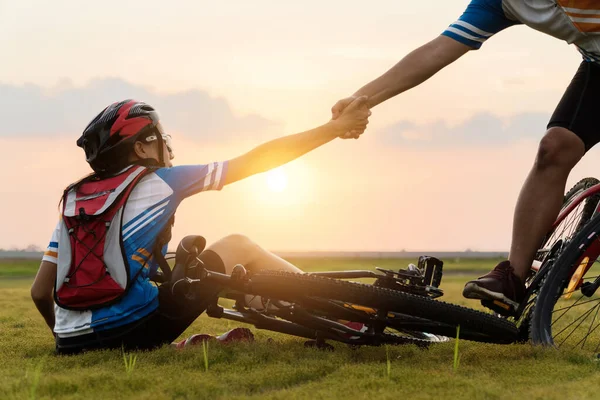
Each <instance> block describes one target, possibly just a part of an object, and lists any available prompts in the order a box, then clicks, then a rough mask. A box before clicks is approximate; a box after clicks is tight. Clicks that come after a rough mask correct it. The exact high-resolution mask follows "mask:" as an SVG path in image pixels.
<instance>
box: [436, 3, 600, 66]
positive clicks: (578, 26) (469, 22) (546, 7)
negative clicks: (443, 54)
mask: <svg viewBox="0 0 600 400" xmlns="http://www.w3.org/2000/svg"><path fill="white" fill-rule="evenodd" d="M516 24H524V25H527V26H529V27H531V28H533V29H535V30H538V31H540V32H544V33H546V34H548V35H550V36H553V37H555V38H558V39H562V40H564V41H566V42H567V43H572V44H574V45H575V46H576V47H577V49H578V50H579V52H580V53H581V54H582V55H583V58H584V59H585V60H586V61H591V62H597V63H600V1H592V0H472V1H471V3H470V4H469V6H468V7H467V9H466V10H465V12H464V13H463V14H462V15H461V17H460V18H459V19H458V21H456V22H454V23H453V24H452V25H450V26H449V27H448V28H447V29H446V30H445V31H444V32H443V33H442V34H443V35H445V36H448V37H450V38H452V39H454V40H457V41H459V42H461V43H463V44H466V45H468V46H470V47H473V48H475V49H478V48H480V47H481V45H482V44H483V42H485V41H486V40H487V39H489V38H490V37H491V36H493V35H494V34H496V33H498V32H500V31H501V30H503V29H506V28H508V27H510V26H512V25H516Z"/></svg>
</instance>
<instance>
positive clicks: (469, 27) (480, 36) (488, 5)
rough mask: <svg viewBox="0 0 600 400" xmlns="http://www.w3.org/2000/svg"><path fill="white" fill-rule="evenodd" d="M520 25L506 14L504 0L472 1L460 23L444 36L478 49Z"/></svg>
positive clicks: (448, 30)
mask: <svg viewBox="0 0 600 400" xmlns="http://www.w3.org/2000/svg"><path fill="white" fill-rule="evenodd" d="M518 23H519V22H518V21H513V20H511V19H509V18H508V17H507V16H506V15H505V14H504V10H502V0H472V1H471V3H470V4H469V6H468V7H467V9H466V10H465V12H464V13H463V15H461V16H460V18H459V19H458V21H456V22H455V23H453V24H452V25H450V26H449V27H448V28H447V29H446V30H445V31H444V32H443V33H442V35H444V36H448V37H449V38H452V39H454V40H456V41H458V42H460V43H462V44H466V45H467V46H470V47H473V48H474V49H478V48H480V47H481V45H482V44H483V42H485V41H486V40H487V39H489V38H490V37H492V36H493V35H495V34H496V33H498V32H500V31H501V30H503V29H506V28H508V27H509V26H512V25H515V24H518Z"/></svg>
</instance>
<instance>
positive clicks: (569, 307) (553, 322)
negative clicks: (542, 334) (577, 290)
mask: <svg viewBox="0 0 600 400" xmlns="http://www.w3.org/2000/svg"><path fill="white" fill-rule="evenodd" d="M582 298H583V296H581V297H580V298H578V299H577V301H575V303H573V304H571V305H570V306H568V307H565V308H563V310H564V309H566V311H565V312H564V313H562V314H560V316H559V317H558V318H556V319H555V320H554V321H552V324H550V326H553V325H554V324H555V323H556V321H558V320H559V319H561V318H562V317H563V315H565V314H566V313H567V312H569V310H570V309H571V308H573V307H575V305H576V304H577V303H578V302H579V300H581V299H582ZM552 314H554V312H552Z"/></svg>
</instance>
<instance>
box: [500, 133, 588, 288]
mask: <svg viewBox="0 0 600 400" xmlns="http://www.w3.org/2000/svg"><path fill="white" fill-rule="evenodd" d="M584 154H585V146H584V144H583V141H582V140H581V139H580V138H579V137H577V135H575V134H574V133H573V132H571V131H569V130H567V129H565V128H558V127H555V128H550V129H549V130H548V132H547V133H546V135H545V136H544V138H543V139H542V141H541V142H540V146H539V149H538V153H537V156H536V159H535V163H534V165H533V168H532V169H531V171H530V172H529V175H528V176H527V179H526V180H525V184H524V185H523V188H522V189H521V193H520V194H519V199H518V201H517V205H516V208H515V214H514V219H513V233H512V245H511V248H510V255H509V260H510V265H511V266H512V267H513V268H514V270H515V274H516V275H517V276H518V277H519V278H520V279H521V280H522V281H524V280H525V278H526V276H527V273H528V271H529V270H530V268H531V264H532V262H533V259H534V257H535V253H536V251H537V249H538V248H539V246H540V245H541V242H542V240H543V239H544V236H545V235H546V233H547V232H548V230H549V229H550V227H551V226H552V223H553V222H554V221H555V220H556V217H557V216H558V213H559V211H560V208H561V206H562V202H563V197H564V193H565V186H566V183H567V178H568V177H569V173H570V172H571V169H572V168H573V167H574V166H575V165H576V164H577V163H578V162H579V160H580V159H581V157H583V155H584Z"/></svg>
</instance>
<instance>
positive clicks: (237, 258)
mask: <svg viewBox="0 0 600 400" xmlns="http://www.w3.org/2000/svg"><path fill="white" fill-rule="evenodd" d="M206 251H209V252H213V253H214V254H216V255H217V256H218V257H219V258H220V259H221V260H222V261H223V264H224V265H225V270H226V271H227V273H228V274H230V273H231V271H232V270H233V267H234V266H235V265H236V264H242V265H243V266H244V267H245V268H246V269H248V270H249V271H260V270H274V271H288V272H297V273H302V270H301V269H299V268H297V267H295V266H294V265H292V264H290V263H289V262H287V261H285V260H284V259H283V258H281V257H278V256H276V255H275V254H273V253H271V252H269V251H267V250H265V249H263V248H262V247H260V246H259V245H257V244H256V243H254V242H253V241H251V240H250V239H249V238H247V237H246V236H243V235H229V236H226V237H224V238H223V239H221V240H219V241H217V242H215V243H213V244H212V245H210V246H209V247H208V248H207V249H206ZM246 304H247V305H248V306H249V307H252V308H256V309H260V308H262V307H263V304H262V300H261V298H260V297H259V296H251V295H247V296H246Z"/></svg>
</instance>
